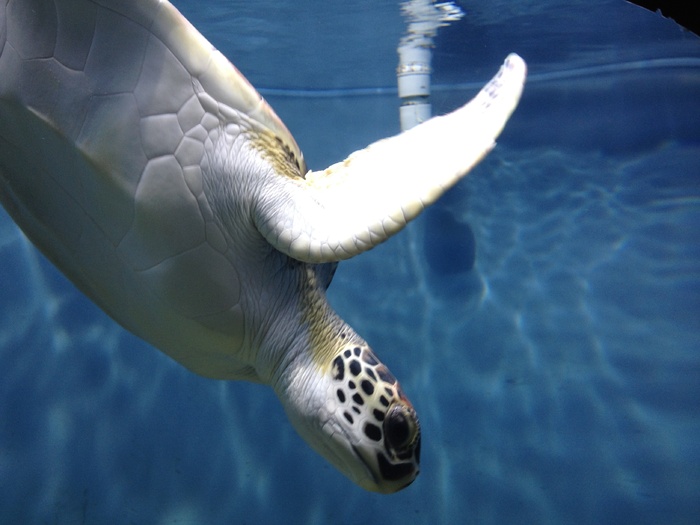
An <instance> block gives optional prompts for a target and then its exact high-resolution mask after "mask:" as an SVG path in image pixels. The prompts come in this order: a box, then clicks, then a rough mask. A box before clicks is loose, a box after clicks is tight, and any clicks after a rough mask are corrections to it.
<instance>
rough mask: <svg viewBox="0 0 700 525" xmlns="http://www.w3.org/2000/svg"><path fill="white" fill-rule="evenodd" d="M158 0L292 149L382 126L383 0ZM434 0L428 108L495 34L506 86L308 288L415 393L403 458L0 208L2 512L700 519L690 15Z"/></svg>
mask: <svg viewBox="0 0 700 525" xmlns="http://www.w3.org/2000/svg"><path fill="white" fill-rule="evenodd" d="M174 3H175V5H176V6H177V7H178V8H179V9H181V10H182V11H183V13H184V14H185V15H186V16H187V17H188V18H189V20H190V21H191V22H192V23H193V24H194V25H195V26H196V27H197V28H198V29H199V30H200V31H201V32H202V33H203V34H204V35H205V36H206V37H207V38H208V39H209V40H210V41H212V43H214V45H216V46H217V47H218V48H219V49H220V50H221V51H222V52H223V53H224V54H225V55H226V56H227V57H228V58H229V59H230V60H231V61H232V62H233V63H234V64H235V65H236V66H237V67H238V68H239V69H240V70H241V71H242V72H243V73H244V74H245V75H246V76H247V78H248V79H249V80H250V81H251V82H252V83H253V85H255V86H256V87H258V88H259V89H260V91H261V92H262V93H263V94H264V96H265V97H266V98H267V100H268V101H269V102H270V104H271V105H272V106H273V108H275V110H276V111H277V113H278V114H279V115H280V117H281V118H282V120H283V121H284V122H285V123H286V124H287V126H288V127H289V129H290V130H291V131H292V133H293V134H294V136H295V138H296V139H297V142H298V143H299V145H300V147H301V148H302V150H303V151H304V154H305V157H306V160H307V162H308V164H309V166H310V167H311V168H312V169H319V168H323V167H325V166H327V165H329V164H331V163H333V162H336V161H338V160H340V159H342V158H344V157H345V156H346V155H347V154H349V153H350V152H352V151H354V150H356V149H359V148H362V147H364V146H365V145H366V144H368V143H370V142H372V141H374V140H377V139H379V138H381V137H384V136H388V135H391V134H395V133H397V132H398V131H399V129H398V101H397V96H396V89H395V85H396V78H395V70H396V65H397V56H396V46H397V44H398V41H399V39H400V37H401V36H402V34H403V31H404V29H405V23H404V20H403V19H402V18H401V16H400V10H399V4H398V2H395V1H375V0H348V1H345V2H322V1H319V0H301V1H300V0H296V1H292V0H275V1H273V0H264V1H251V2H243V1H238V0H176V1H175V2H174ZM459 4H460V6H461V7H462V8H463V10H464V11H465V13H466V14H465V17H464V18H463V19H462V20H461V21H459V22H456V23H453V24H452V25H450V26H449V27H446V28H443V29H441V30H440V32H439V34H438V37H437V39H436V41H435V43H436V47H435V50H434V57H433V69H434V74H433V84H434V90H433V96H432V103H433V111H434V113H436V114H439V113H445V112H447V111H450V110H452V109H454V108H456V107H458V106H459V105H461V104H462V103H464V102H465V101H466V100H468V99H469V98H471V97H472V96H473V95H474V94H475V93H476V91H477V90H478V89H479V87H480V86H481V85H482V84H483V83H484V82H485V81H487V80H488V79H489V78H490V77H491V76H492V75H493V74H494V73H495V72H496V70H497V69H498V67H499V65H500V64H501V62H502V60H503V59H504V58H505V56H506V55H507V54H508V53H509V52H511V51H515V52H517V53H519V54H520V55H521V56H523V58H525V60H526V61H527V62H528V65H529V72H530V76H529V79H528V83H527V84H526V87H525V92H524V95H523V99H522V102H521V104H520V106H519V108H518V109H517V110H516V112H515V114H514V116H513V117H512V119H511V121H510V122H509V124H508V125H507V126H506V129H505V132H504V133H503V135H502V137H501V138H500V139H499V142H498V146H497V147H496V148H495V150H494V151H493V152H492V153H491V154H490V155H489V156H488V157H487V158H486V160H485V161H484V162H483V163H482V164H481V165H479V166H478V167H477V168H476V169H475V170H474V171H473V172H472V173H471V174H470V176H469V177H468V178H467V179H465V180H463V181H462V182H460V183H459V184H458V185H457V186H456V187H455V188H454V189H452V190H451V191H450V192H449V193H448V194H446V195H445V196H444V197H443V198H442V199H441V200H440V201H439V202H438V203H437V204H436V205H435V206H434V207H432V208H431V209H429V210H428V211H427V212H426V213H424V214H423V215H422V216H421V217H420V218H419V219H417V220H416V221H415V222H413V223H411V225H409V227H408V228H407V229H406V230H404V231H403V232H401V233H400V234H399V235H397V236H396V237H394V238H392V239H391V240H390V241H389V242H387V243H385V244H383V245H381V246H379V247H378V248H376V249H374V250H372V251H370V252H368V253H366V254H363V255H361V256H359V257H357V258H354V259H351V260H349V261H347V262H344V263H342V264H341V265H340V266H339V269H338V272H337V274H336V276H335V279H334V281H333V284H332V285H331V287H330V289H329V298H330V300H331V302H332V304H333V305H334V307H335V308H336V309H337V310H338V311H339V313H340V314H341V316H342V317H344V318H345V319H346V320H347V321H348V322H349V323H350V324H351V325H352V326H353V327H354V328H355V329H356V330H357V331H358V332H359V333H360V334H361V335H362V336H364V337H365V338H366V339H367V341H368V342H369V343H370V345H372V347H373V348H374V350H375V352H376V353H377V355H378V356H379V357H380V358H381V359H382V360H383V361H384V362H385V363H386V364H387V365H388V366H389V368H390V369H391V370H392V372H393V373H394V374H395V375H396V376H397V377H398V378H399V380H400V381H401V383H402V385H403V388H404V390H405V391H406V393H407V395H408V396H409V397H410V399H411V400H412V402H413V404H414V405H415V407H416V409H417V411H418V414H419V416H420V418H421V427H422V432H423V453H422V464H421V468H422V471H421V474H420V476H419V477H418V478H417V480H416V481H415V482H414V483H413V484H412V485H411V486H410V487H408V488H406V489H405V490H403V491H402V492H400V493H398V494H395V495H391V496H383V495H377V494H372V493H368V492H365V491H363V490H362V489H360V488H358V487H356V486H355V485H353V484H352V483H351V482H350V481H348V480H346V479H345V478H344V477H343V476H342V475H341V474H339V473H338V472H336V471H335V469H333V468H332V467H331V466H330V465H328V464H327V463H326V462H325V461H324V460H323V459H321V458H320V457H319V456H318V455H316V454H315V453H314V452H312V451H311V449H310V448H309V447H308V446H307V445H306V444H305V443H304V442H303V441H302V440H301V438H299V437H298V436H297V435H296V434H295V432H294V430H293V429H292V427H291V425H290V424H289V423H288V422H287V419H286V417H285V414H284V413H283V410H282V408H281V406H280V404H279V402H278V401H277V399H276V398H275V396H274V394H273V393H272V391H271V390H270V389H269V388H267V387H264V386H260V385H250V384H246V383H242V382H221V381H213V380H208V379H204V378H201V377H198V376H196V375H194V374H192V373H190V372H188V371H187V370H185V369H184V368H182V367H180V366H179V365H177V364H176V363H175V362H173V361H171V360H170V359H169V358H167V357H166V356H165V355H164V354H161V353H160V352H158V351H157V350H155V349H153V348H152V347H150V346H149V345H147V344H146V343H144V342H142V341H140V340H139V339H137V338H135V337H134V336H132V335H130V334H129V333H126V332H125V331H124V330H122V329H121V328H120V327H119V326H117V325H116V324H115V323H114V322H112V321H111V320H110V319H109V318H108V317H107V316H106V315H105V314H104V313H102V312H101V311H100V310H99V309H97V307H95V306H94V305H93V304H92V303H91V302H90V301H88V300H87V299H86V298H85V297H84V296H82V295H81V294H80V293H78V292H77V291H76V289H75V288H74V287H73V286H72V285H71V284H70V283H69V282H68V281H67V280H66V279H65V278H64V277H63V276H62V275H61V274H59V273H58V271H57V270H55V269H54V268H53V267H52V266H51V265H50V264H49V263H48V262H47V261H46V260H45V259H44V258H43V257H42V256H41V255H40V254H38V252H37V251H36V250H35V249H34V248H33V247H32V246H31V245H30V244H29V243H28V241H27V240H26V239H25V238H24V237H23V236H22V234H21V233H20V232H19V231H18V229H17V228H16V227H15V226H14V224H13V223H12V221H11V220H10V219H9V217H8V216H7V215H6V214H5V212H4V211H2V210H0V523H1V524H23V523H28V524H34V523H37V524H39V523H46V524H112V523H115V524H149V525H150V524H223V523H227V524H259V523H285V524H286V523H289V524H329V523H337V524H347V525H352V524H372V523H381V524H382V525H390V524H414V523H415V524H419V523H432V524H437V523H445V524H458V523H459V524H462V523H464V524H489V523H499V524H502V523H509V524H517V523H522V524H534V523H538V524H549V523H551V524H566V523H590V524H626V523H630V524H632V523H634V524H646V523H658V524H693V523H700V39H699V38H698V37H697V36H696V35H694V34H692V33H690V32H687V31H684V30H682V29H681V28H680V27H679V26H678V25H677V24H676V23H674V22H673V21H671V20H667V19H664V18H663V17H661V16H660V15H658V14H655V13H652V12H649V11H646V10H643V9H641V8H638V7H636V6H634V5H632V4H629V3H627V2H624V1H622V0H599V1H585V2H584V1H576V0H571V1H555V0H550V1H534V0H533V1H519V2H513V1H510V0H496V1H489V2H476V1H473V2H471V1H470V2H467V1H464V2H460V3H459ZM426 176H430V174H426ZM357 205H358V206H361V205H362V203H357Z"/></svg>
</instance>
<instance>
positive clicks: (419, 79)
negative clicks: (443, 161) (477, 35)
mask: <svg viewBox="0 0 700 525" xmlns="http://www.w3.org/2000/svg"><path fill="white" fill-rule="evenodd" d="M401 13H402V14H403V16H404V17H405V18H406V22H407V29H406V35H405V36H404V37H403V38H401V41H400V42H399V47H398V50H397V51H398V53H399V66H398V68H397V69H396V77H397V82H398V87H399V98H400V99H401V107H400V108H399V118H400V120H401V130H402V131H405V130H407V129H410V128H412V127H414V126H416V125H418V124H420V123H421V122H424V121H426V120H428V119H429V118H430V117H431V107H430V74H431V73H432V69H431V67H430V61H431V57H432V48H433V37H434V36H435V35H436V34H437V30H438V28H439V27H443V26H446V25H447V24H448V23H449V22H453V21H455V20H459V19H460V18H462V16H464V13H463V12H462V10H461V9H460V8H459V7H457V6H456V5H454V4H453V3H452V2H443V3H438V4H436V3H434V0H410V1H408V2H404V3H402V4H401Z"/></svg>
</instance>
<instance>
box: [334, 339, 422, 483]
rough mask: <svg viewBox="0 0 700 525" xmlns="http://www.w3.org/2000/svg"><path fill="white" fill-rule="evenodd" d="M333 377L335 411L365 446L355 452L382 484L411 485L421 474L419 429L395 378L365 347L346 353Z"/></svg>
mask: <svg viewBox="0 0 700 525" xmlns="http://www.w3.org/2000/svg"><path fill="white" fill-rule="evenodd" d="M331 374H332V378H333V382H332V385H333V388H334V389H335V392H334V393H333V398H334V400H335V402H336V408H335V410H336V411H337V414H338V415H340V416H341V417H342V419H343V420H344V421H345V423H346V424H347V425H348V426H349V428H350V429H351V431H352V434H353V435H354V436H356V437H357V439H358V441H359V443H360V444H361V446H355V450H356V451H357V452H358V454H359V455H361V456H362V459H363V460H364V461H365V462H366V463H367V464H368V465H371V466H372V470H373V471H375V472H378V473H379V474H380V475H381V478H382V479H384V480H387V481H399V480H405V481H407V482H406V485H408V484H410V483H411V482H412V481H413V480H414V479H415V477H416V476H417V475H418V472H419V462H420V425H419V423H418V417H417V415H416V412H415V410H414V409H413V406H412V405H411V403H410V401H409V400H408V398H406V396H405V395H404V393H403V391H402V390H401V386H400V385H399V382H398V381H397V380H396V378H395V377H394V375H393V374H392V373H391V372H390V371H389V369H388V368H387V367H386V366H384V365H383V364H382V363H381V362H379V360H378V359H377V358H376V357H375V355H374V353H373V352H372V351H371V350H370V349H369V348H367V347H364V346H363V347H361V346H355V347H352V348H347V349H345V350H343V351H342V352H341V353H340V354H339V355H338V356H337V357H336V358H335V359H334V360H333V366H332V370H331ZM370 451H371V452H370Z"/></svg>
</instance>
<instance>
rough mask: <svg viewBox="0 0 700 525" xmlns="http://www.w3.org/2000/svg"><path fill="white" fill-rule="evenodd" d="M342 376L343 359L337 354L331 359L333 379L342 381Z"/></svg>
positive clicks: (343, 369)
mask: <svg viewBox="0 0 700 525" xmlns="http://www.w3.org/2000/svg"><path fill="white" fill-rule="evenodd" d="M343 377H345V363H344V362H343V359H342V358H341V357H340V356H338V357H336V358H335V359H333V379H335V380H337V381H342V380H343Z"/></svg>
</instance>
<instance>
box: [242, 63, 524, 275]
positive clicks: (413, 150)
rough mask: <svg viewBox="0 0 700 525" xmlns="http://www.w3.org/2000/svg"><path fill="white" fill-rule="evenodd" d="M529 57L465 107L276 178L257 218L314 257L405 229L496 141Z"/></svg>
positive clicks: (298, 255)
mask: <svg viewBox="0 0 700 525" xmlns="http://www.w3.org/2000/svg"><path fill="white" fill-rule="evenodd" d="M526 70H527V68H526V65H525V62H524V61H523V60H522V59H521V58H520V57H519V56H517V55H515V54H511V55H509V56H508V58H507V59H506V61H505V63H504V64H503V66H502V67H501V69H500V70H499V72H498V74H496V76H495V77H494V78H493V79H492V80H491V81H490V82H489V83H488V84H486V86H484V88H483V89H482V90H481V91H480V92H479V94H478V95H477V96H476V97H475V98H474V99H472V101H471V102H469V103H468V104H466V105H465V106H463V107H461V108H460V109H458V110H456V111H454V112H452V113H450V114H448V115H444V116H441V117H435V118H432V119H430V120H429V121H427V122H424V123H423V124H421V125H419V126H417V127H415V128H413V129H411V130H409V131H406V132H404V133H402V134H400V135H397V136H394V137H391V138H388V139H384V140H380V141H378V142H375V143H374V144H371V145H370V146H368V147H367V148H365V149H363V150H360V151H356V152H355V153H353V154H351V155H350V156H349V157H348V158H347V159H345V160H344V161H343V162H339V163H337V164H334V165H332V166H330V167H329V168H327V169H325V170H324V171H318V172H309V173H308V174H307V175H306V177H305V178H304V179H303V180H301V179H294V178H288V177H276V178H275V179H276V180H275V183H274V184H267V185H265V186H264V187H263V188H262V189H261V193H262V194H261V195H259V196H258V198H257V204H258V206H257V208H256V217H255V220H256V224H257V227H258V229H259V230H260V232H261V233H262V234H263V235H264V236H265V238H267V240H268V241H269V242H270V243H271V244H272V245H273V246H275V247H276V248H277V249H278V250H281V251H283V252H284V253H286V254H288V255H290V256H291V257H293V258H295V259H299V260H302V261H307V262H326V261H338V260H342V259H347V258H349V257H352V256H354V255H357V254H359V253H361V252H363V251H365V250H368V249H370V248H372V247H373V246H376V245H377V244H379V243H381V242H382V241H384V240H386V239H387V238H388V237H390V236H391V235H393V234H395V233H396V232H398V231H399V230H401V229H402V228H403V227H404V226H405V225H406V223H407V222H408V221H410V220H412V219H414V218H415V217H416V216H417V215H418V214H419V213H420V212H421V211H422V210H423V209H424V208H425V207H426V206H428V205H430V204H432V203H433V202H435V200H436V199H437V198H438V197H439V196H440V195H442V194H443V193H444V192H445V191H446V190H447V189H448V188H450V187H451V186H452V185H454V184H455V183H456V182H457V181H458V180H459V179H460V178H462V177H463V176H464V175H466V174H467V173H468V172H469V170H471V168H473V167H474V166H475V165H476V164H477V163H478V162H479V161H480V160H481V159H482V158H484V156H485V155H486V154H487V153H488V152H489V151H490V150H491V149H492V148H493V146H494V145H495V139H496V137H497V136H498V135H499V134H500V132H501V130H502V129H503V127H504V126H505V123H506V121H507V120H508V118H509V117H510V115H511V113H512V112H513V110H514V109H515V107H516V105H517V104H518V101H519V100H520V95H521V93H522V89H523V85H524V82H525V76H526Z"/></svg>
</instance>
